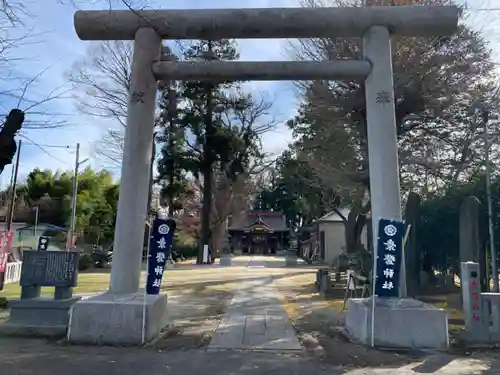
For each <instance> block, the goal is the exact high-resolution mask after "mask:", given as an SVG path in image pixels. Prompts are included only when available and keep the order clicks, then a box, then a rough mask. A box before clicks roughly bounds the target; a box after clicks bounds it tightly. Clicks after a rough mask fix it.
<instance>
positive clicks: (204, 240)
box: [197, 86, 215, 264]
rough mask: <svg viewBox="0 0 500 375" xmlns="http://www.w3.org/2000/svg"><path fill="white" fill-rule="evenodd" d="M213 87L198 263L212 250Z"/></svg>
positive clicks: (207, 122) (209, 93)
mask: <svg viewBox="0 0 500 375" xmlns="http://www.w3.org/2000/svg"><path fill="white" fill-rule="evenodd" d="M212 89H213V88H212V87H211V86H208V88H207V104H206V109H207V113H206V115H207V116H206V119H205V126H206V128H205V142H204V144H203V170H202V172H203V203H202V210H201V234H200V247H199V251H198V259H197V263H198V264H201V263H203V247H204V245H208V247H209V248H210V215H211V212H212V195H213V186H212V185H213V170H212V166H213V157H212V154H213V150H212V135H213V133H214V131H215V129H214V126H213V118H212V117H213V116H212V112H213V103H212Z"/></svg>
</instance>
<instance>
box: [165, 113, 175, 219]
mask: <svg viewBox="0 0 500 375" xmlns="http://www.w3.org/2000/svg"><path fill="white" fill-rule="evenodd" d="M169 117H170V122H169V135H168V155H169V157H170V159H172V155H173V152H174V137H173V134H174V120H173V118H172V116H169ZM171 165H172V170H171V171H170V173H169V176H168V185H169V187H170V194H169V195H168V202H167V204H168V216H169V217H173V216H174V192H173V190H172V185H173V184H174V168H175V167H174V166H173V162H171Z"/></svg>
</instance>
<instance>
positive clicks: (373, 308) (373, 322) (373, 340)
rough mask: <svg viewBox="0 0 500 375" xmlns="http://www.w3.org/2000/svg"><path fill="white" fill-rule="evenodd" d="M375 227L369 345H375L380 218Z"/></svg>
mask: <svg viewBox="0 0 500 375" xmlns="http://www.w3.org/2000/svg"><path fill="white" fill-rule="evenodd" d="M375 227H376V228H377V240H376V241H373V271H372V319H371V346H372V348H373V347H375V297H376V296H375V284H376V282H377V257H378V242H379V238H380V233H379V229H380V228H379V227H380V220H378V221H377V224H376V226H375Z"/></svg>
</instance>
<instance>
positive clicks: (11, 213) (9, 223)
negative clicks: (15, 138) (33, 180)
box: [6, 140, 21, 232]
mask: <svg viewBox="0 0 500 375" xmlns="http://www.w3.org/2000/svg"><path fill="white" fill-rule="evenodd" d="M20 157H21V140H19V143H18V146H17V156H16V165H15V166H14V169H13V174H12V183H11V193H10V202H9V210H8V211H7V212H8V216H7V225H6V229H7V232H10V231H11V229H12V222H13V221H14V206H15V203H16V185H17V175H18V173H19V161H20Z"/></svg>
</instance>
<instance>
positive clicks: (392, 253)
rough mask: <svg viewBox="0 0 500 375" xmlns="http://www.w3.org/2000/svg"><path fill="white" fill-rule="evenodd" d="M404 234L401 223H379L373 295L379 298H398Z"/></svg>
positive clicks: (381, 221)
mask: <svg viewBox="0 0 500 375" xmlns="http://www.w3.org/2000/svg"><path fill="white" fill-rule="evenodd" d="M404 232H405V224H404V223H403V222H402V221H394V220H387V219H380V221H379V229H378V242H377V275H376V277H377V278H376V280H375V295H377V296H379V297H386V298H389V297H398V296H399V276H400V270H401V261H402V256H403V237H404Z"/></svg>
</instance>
